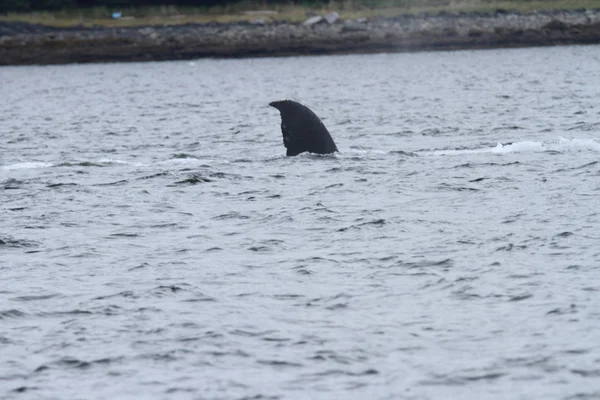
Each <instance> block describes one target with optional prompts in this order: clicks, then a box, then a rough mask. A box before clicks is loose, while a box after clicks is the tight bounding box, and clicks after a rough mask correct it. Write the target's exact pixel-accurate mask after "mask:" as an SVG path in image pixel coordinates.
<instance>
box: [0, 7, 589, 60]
mask: <svg viewBox="0 0 600 400" xmlns="http://www.w3.org/2000/svg"><path fill="white" fill-rule="evenodd" d="M592 43H600V10H596V9H594V10H563V11H543V12H542V11H539V12H530V13H519V12H513V11H507V10H497V11H495V12H490V13H449V12H442V13H440V14H421V15H401V16H396V17H379V18H373V19H364V18H363V19H358V20H347V19H344V18H343V15H342V16H339V15H337V14H336V13H332V14H329V15H327V16H314V17H312V18H309V19H308V20H306V21H305V22H304V23H287V22H272V23H270V22H266V21H264V20H262V19H257V20H255V21H252V22H243V23H239V22H238V23H230V24H222V23H208V24H187V25H168V26H145V27H130V28H104V27H100V26H97V27H93V28H87V27H72V28H65V29H59V28H53V27H48V26H43V25H32V24H27V23H20V22H0V65H28V64H65V63H87V62H115V61H150V60H181V59H195V58H202V57H262V56H285V55H305V54H306V55H308V54H343V53H374V52H399V51H420V50H451V49H476V48H497V47H525V46H548V45H557V44H592Z"/></svg>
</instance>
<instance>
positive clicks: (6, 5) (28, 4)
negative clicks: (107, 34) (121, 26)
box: [0, 0, 327, 13]
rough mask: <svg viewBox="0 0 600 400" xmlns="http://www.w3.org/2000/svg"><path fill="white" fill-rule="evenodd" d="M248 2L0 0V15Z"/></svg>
mask: <svg viewBox="0 0 600 400" xmlns="http://www.w3.org/2000/svg"><path fill="white" fill-rule="evenodd" d="M242 1H244V2H248V0H225V1H223V0H221V1H220V0H0V13H6V12H11V11H42V10H44V11H56V10H62V9H69V8H71V9H72V8H90V7H107V8H115V7H143V6H160V5H176V6H194V7H213V6H217V5H227V4H235V3H240V2H242ZM294 2H296V3H299V2H302V3H307V1H293V0H267V1H266V2H265V1H264V0H263V1H259V3H261V4H264V3H268V4H277V3H287V4H289V3H294ZM308 2H310V3H326V2H327V0H312V1H308Z"/></svg>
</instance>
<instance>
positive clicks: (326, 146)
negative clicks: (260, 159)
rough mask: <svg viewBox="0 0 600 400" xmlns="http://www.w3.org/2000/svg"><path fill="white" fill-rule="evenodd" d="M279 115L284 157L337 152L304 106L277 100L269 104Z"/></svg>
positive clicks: (315, 116) (332, 142)
mask: <svg viewBox="0 0 600 400" xmlns="http://www.w3.org/2000/svg"><path fill="white" fill-rule="evenodd" d="M269 105H270V106H271V107H275V108H276V109H278V110H279V112H280V114H281V133H282V135H283V145H284V146H285V148H286V149H287V151H286V156H297V155H298V154H300V153H304V152H309V153H315V154H331V153H335V152H336V151H338V149H337V146H336V145H335V142H334V141H333V138H332V137H331V135H330V134H329V131H328V130H327V128H325V125H324V124H323V122H321V119H320V118H319V117H317V115H316V114H315V113H314V112H313V111H312V110H311V109H310V108H308V107H306V106H305V105H302V104H300V103H298V102H297V101H294V100H277V101H272V102H270V103H269Z"/></svg>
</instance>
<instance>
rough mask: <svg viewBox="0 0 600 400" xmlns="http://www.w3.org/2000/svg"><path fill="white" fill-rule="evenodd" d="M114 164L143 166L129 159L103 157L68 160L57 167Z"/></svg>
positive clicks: (105, 165) (108, 165)
mask: <svg viewBox="0 0 600 400" xmlns="http://www.w3.org/2000/svg"><path fill="white" fill-rule="evenodd" d="M113 165H134V166H138V167H139V166H141V165H142V164H139V163H130V162H127V161H120V160H113V159H109V158H103V159H101V160H97V161H67V162H63V163H60V164H57V165H56V166H57V167H110V166H113Z"/></svg>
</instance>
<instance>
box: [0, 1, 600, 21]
mask: <svg viewBox="0 0 600 400" xmlns="http://www.w3.org/2000/svg"><path fill="white" fill-rule="evenodd" d="M579 8H599V9H600V0H339V1H336V0H331V1H329V3H328V4H327V5H326V6H316V7H315V6H311V5H310V4H308V3H307V4H306V5H296V6H294V5H292V4H287V5H268V4H267V3H266V2H264V1H260V0H256V1H244V2H241V3H238V4H236V5H229V6H219V7H213V8H195V7H177V6H160V7H137V8H119V9H108V8H106V7H96V8H90V9H70V10H63V11H56V12H29V13H9V14H7V15H0V21H23V22H30V23H40V24H45V25H51V26H57V27H67V26H75V25H80V24H81V25H85V26H91V25H103V26H107V27H110V26H119V27H125V26H139V25H176V24H185V23H189V22H211V21H217V22H235V21H252V20H255V19H257V18H263V19H264V20H266V21H275V20H285V21H290V22H299V21H303V20H305V19H306V18H307V16H306V13H307V12H308V11H313V12H317V13H320V14H324V13H328V12H332V11H336V12H338V13H339V14H340V15H341V16H342V17H343V18H346V19H351V18H360V17H367V18H368V17H375V16H394V15H401V14H417V13H422V12H429V13H438V12H440V11H451V12H460V11H493V10H496V9H505V10H518V11H532V10H558V9H565V10H572V9H579ZM260 10H263V11H264V10H266V11H271V12H273V11H275V12H276V14H273V13H264V14H260V13H252V14H248V13H247V12H248V11H260ZM113 11H121V12H122V15H123V18H121V19H118V20H113V19H111V18H110V15H111V13H112V12H113Z"/></svg>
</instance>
